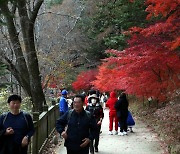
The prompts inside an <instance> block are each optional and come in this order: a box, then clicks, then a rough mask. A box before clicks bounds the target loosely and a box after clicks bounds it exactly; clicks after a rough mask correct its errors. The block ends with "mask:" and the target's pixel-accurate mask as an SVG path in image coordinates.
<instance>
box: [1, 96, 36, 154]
mask: <svg viewBox="0 0 180 154" xmlns="http://www.w3.org/2000/svg"><path fill="white" fill-rule="evenodd" d="M21 101H22V99H21V97H20V96H19V95H11V96H9V98H8V106H9V109H10V112H8V113H5V114H2V115H1V116H0V154H27V149H28V144H29V141H30V138H31V137H32V136H33V134H34V125H33V121H32V118H31V116H30V114H28V113H25V112H22V111H20V107H21Z"/></svg>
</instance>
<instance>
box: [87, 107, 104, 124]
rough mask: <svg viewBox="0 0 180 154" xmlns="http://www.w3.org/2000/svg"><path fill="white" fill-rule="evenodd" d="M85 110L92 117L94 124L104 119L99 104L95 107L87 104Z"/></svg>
mask: <svg viewBox="0 0 180 154" xmlns="http://www.w3.org/2000/svg"><path fill="white" fill-rule="evenodd" d="M86 110H87V111H89V112H90V113H91V115H92V116H94V118H95V119H96V122H98V121H99V120H100V119H103V118H104V112H103V108H102V106H101V105H100V104H96V105H92V104H89V105H88V106H87V107H86Z"/></svg>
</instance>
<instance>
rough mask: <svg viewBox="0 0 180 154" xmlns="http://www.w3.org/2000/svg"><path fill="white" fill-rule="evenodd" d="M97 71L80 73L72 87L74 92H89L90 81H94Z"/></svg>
mask: <svg viewBox="0 0 180 154" xmlns="http://www.w3.org/2000/svg"><path fill="white" fill-rule="evenodd" d="M97 74H98V71H97V69H93V70H88V71H83V72H81V73H80V74H79V75H78V76H77V79H76V81H75V82H73V83H72V86H73V88H74V89H75V90H89V89H90V88H91V87H92V83H91V82H92V81H94V80H95V79H96V75H97Z"/></svg>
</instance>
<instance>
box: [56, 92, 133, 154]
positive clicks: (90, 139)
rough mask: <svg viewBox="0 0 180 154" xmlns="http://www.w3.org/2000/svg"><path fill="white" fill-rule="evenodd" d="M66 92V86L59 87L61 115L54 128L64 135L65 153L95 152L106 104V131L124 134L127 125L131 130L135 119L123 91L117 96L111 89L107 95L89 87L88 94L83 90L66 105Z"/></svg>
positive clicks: (85, 153) (84, 153)
mask: <svg viewBox="0 0 180 154" xmlns="http://www.w3.org/2000/svg"><path fill="white" fill-rule="evenodd" d="M64 94H65V95H64ZM67 94H68V92H67V91H66V90H63V91H62V96H61V98H60V101H59V110H60V115H61V116H60V118H59V119H58V120H57V123H56V130H57V131H58V132H59V134H60V135H61V137H62V138H64V139H65V143H64V145H65V147H66V149H67V154H88V153H89V151H90V153H91V154H94V152H98V151H99V149H98V145H99V137H100V133H101V124H102V121H103V118H104V109H105V108H109V132H108V134H109V135H113V134H114V135H120V136H124V135H127V131H128V126H129V128H130V132H133V130H132V126H133V125H135V122H134V119H133V118H132V115H131V113H130V111H129V110H128V106H129V102H128V99H127V96H126V94H125V93H124V92H122V93H121V94H120V96H119V98H117V96H116V93H115V92H114V91H113V92H111V93H110V96H109V97H108V96H107V95H106V93H102V94H101V93H100V92H99V91H98V90H90V91H89V92H88V94H87V95H86V93H85V92H83V93H82V94H80V95H76V96H75V97H74V99H73V100H72V101H71V104H69V105H68V101H67V99H66V98H67ZM64 98H65V99H64ZM67 106H69V108H67ZM62 112H63V115H62ZM113 124H114V133H113ZM118 127H120V131H119V132H118Z"/></svg>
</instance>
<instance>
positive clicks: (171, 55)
mask: <svg viewBox="0 0 180 154" xmlns="http://www.w3.org/2000/svg"><path fill="white" fill-rule="evenodd" d="M147 4H148V7H147V11H148V12H149V15H148V16H147V19H149V18H150V17H152V16H153V15H154V16H157V15H160V14H161V15H162V19H161V20H159V21H158V22H156V23H155V24H153V25H150V26H149V27H147V28H144V29H143V28H139V27H132V28H131V29H130V30H129V31H128V33H130V34H131V35H132V37H131V39H130V40H129V41H128V43H129V47H128V48H127V49H125V50H124V51H121V52H120V51H116V50H108V51H107V52H110V53H111V54H114V56H113V57H110V58H107V59H105V62H104V63H103V64H102V65H101V66H100V67H99V74H98V76H97V80H95V81H94V82H93V84H94V85H95V87H96V88H98V89H100V90H102V91H112V90H115V89H116V90H122V89H123V90H126V92H127V93H129V94H135V95H137V96H146V97H150V96H153V97H154V98H156V99H158V100H160V101H165V100H167V99H168V97H169V96H171V95H172V93H174V92H175V91H176V90H177V89H178V88H180V77H179V75H180V58H179V56H178V53H179V44H180V36H179V34H180V29H179V27H180V18H179V16H180V7H179V1H178V0H167V1H164V0H163V1H162V0H147ZM126 33H127V32H126Z"/></svg>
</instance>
